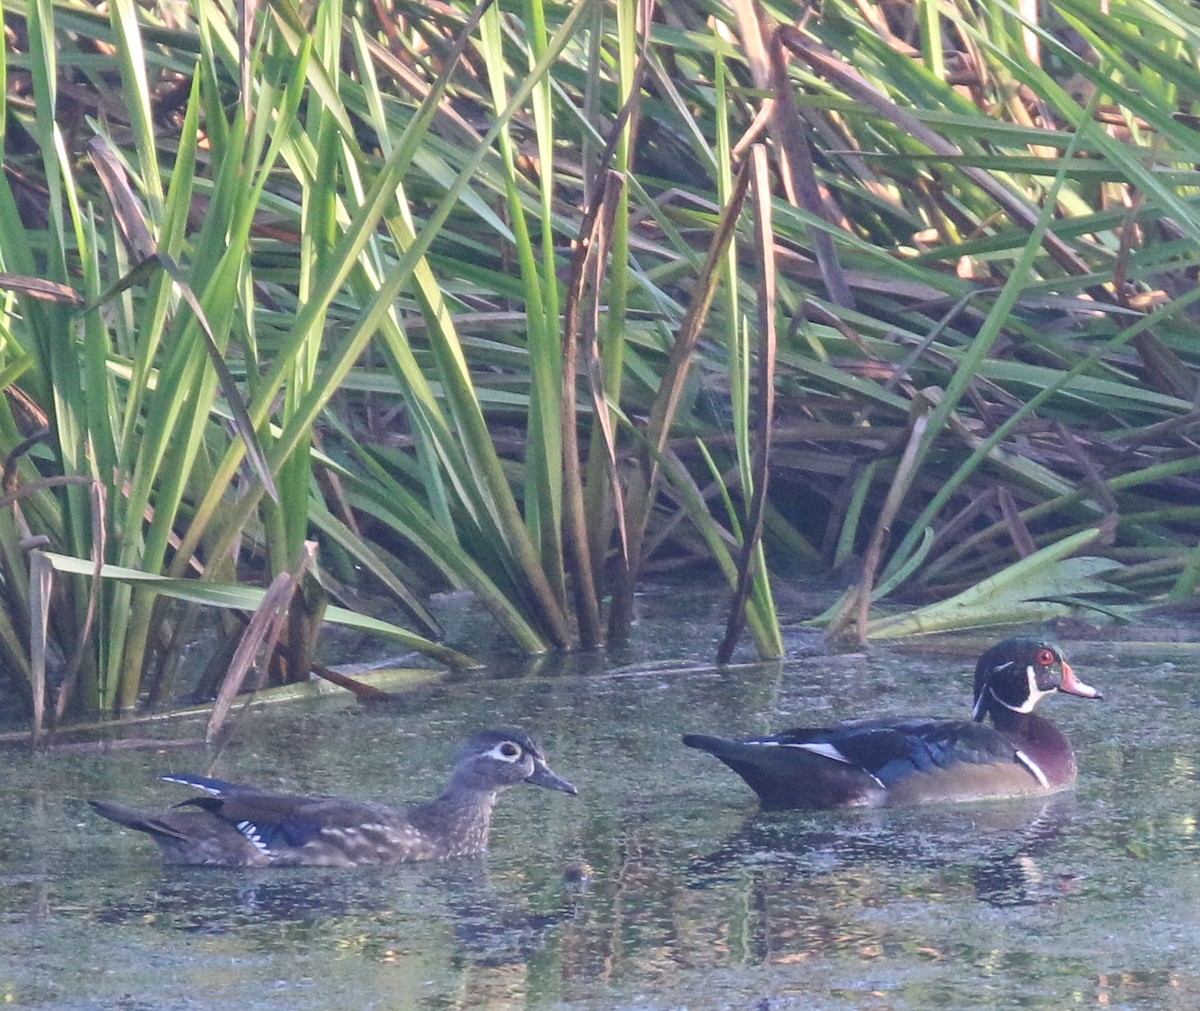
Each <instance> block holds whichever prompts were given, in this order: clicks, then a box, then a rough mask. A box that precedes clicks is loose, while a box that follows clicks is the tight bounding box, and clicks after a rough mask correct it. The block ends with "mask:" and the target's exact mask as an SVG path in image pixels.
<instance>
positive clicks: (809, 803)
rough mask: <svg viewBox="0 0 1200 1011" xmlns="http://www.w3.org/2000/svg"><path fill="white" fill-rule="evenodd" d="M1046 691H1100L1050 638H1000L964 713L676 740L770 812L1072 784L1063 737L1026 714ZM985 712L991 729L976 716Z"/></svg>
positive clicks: (981, 666) (978, 670)
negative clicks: (712, 759)
mask: <svg viewBox="0 0 1200 1011" xmlns="http://www.w3.org/2000/svg"><path fill="white" fill-rule="evenodd" d="M1054 692H1065V693H1067V694H1068V695H1078V696H1079V697H1080V698H1085V699H1099V698H1103V696H1102V695H1101V694H1100V693H1099V692H1098V691H1096V689H1095V688H1092V687H1089V686H1088V685H1085V684H1084V683H1083V682H1082V681H1080V680H1079V678H1077V677H1076V676H1075V672H1074V671H1073V670H1072V669H1071V665H1070V664H1068V663H1067V661H1066V659H1065V658H1064V657H1063V654H1062V651H1061V650H1059V649H1058V648H1057V647H1056V646H1052V645H1050V644H1049V643H1046V642H1042V641H1040V640H1038V639H1005V640H1004V641H1003V642H1001V643H998V644H996V645H995V646H993V647H992V648H991V649H989V650H988V651H987V652H986V653H984V654H983V656H981V657H980V658H979V663H978V664H977V665H976V667H975V709H974V713H973V719H971V720H947V719H921V718H916V719H905V718H900V719H874V720H871V719H868V720H847V721H845V722H844V723H839V724H836V725H834V726H831V727H821V728H812V729H806V728H797V729H794V730H785V731H783V732H782V733H779V734H774V735H771V736H769V737H751V738H748V739H746V740H741V741H730V740H726V739H725V738H722V737H707V736H704V735H700V734H688V735H687V736H685V737H684V738H683V743H684V744H686V745H687V746H688V747H690V748H699V749H700V750H701V751H707V752H709V754H712V755H715V756H716V757H717V758H719V759H720V760H721V761H722V762H724V763H725V764H726V765H728V766H729V767H730V768H731V769H733V771H734V772H736V773H737V774H738V775H739V776H741V777H742V779H744V780H745V781H746V783H747V784H748V785H749V786H750V787H751V788H752V789H753V790H754V792H755V793H757V794H758V797H759V801H760V802H761V806H762V807H763V808H764V809H768V810H781V809H784V808H832V807H858V806H867V807H877V806H883V805H894V804H921V803H937V802H945V801H969V800H983V799H988V798H996V797H1020V796H1029V795H1035V794H1044V793H1052V792H1054V791H1056V790H1061V789H1063V788H1064V787H1066V786H1069V785H1070V784H1071V783H1072V782H1074V780H1075V772H1076V764H1075V754H1074V752H1072V751H1071V745H1070V744H1069V743H1067V739H1066V738H1065V737H1064V736H1063V735H1062V733H1061V732H1060V731H1059V730H1058V728H1057V727H1055V726H1054V724H1053V723H1051V722H1050V721H1049V720H1047V719H1044V718H1043V717H1041V716H1036V715H1034V712H1033V710H1034V707H1035V706H1036V705H1037V704H1038V702H1040V701H1041V700H1042V699H1043V698H1045V697H1046V696H1047V695H1051V694H1053V693H1054ZM989 716H990V717H991V720H992V726H991V727H989V726H985V725H984V722H983V721H984V718H985V717H989ZM993 728H994V729H993Z"/></svg>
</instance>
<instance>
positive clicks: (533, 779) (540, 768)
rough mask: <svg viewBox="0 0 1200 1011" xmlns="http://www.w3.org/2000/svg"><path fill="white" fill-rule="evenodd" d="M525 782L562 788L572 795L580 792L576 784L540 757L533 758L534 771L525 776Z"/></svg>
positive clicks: (564, 791)
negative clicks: (572, 783)
mask: <svg viewBox="0 0 1200 1011" xmlns="http://www.w3.org/2000/svg"><path fill="white" fill-rule="evenodd" d="M525 782H526V783H531V784H532V785H533V786H544V787H545V788H546V789H547V790H561V791H562V792H563V793H569V794H571V796H572V797H574V796H576V795H578V793H579V791H578V790H576V789H575V787H574V786H572V785H571V784H570V783H568V782H567V781H566V780H565V779H563V778H562V776H560V775H558V773H556V772H554V770H552V769H551V768H550V766H548V765H547V764H546V763H545V762H544V761H543V760H542V759H540V758H535V759H534V760H533V772H531V773H530V774H529V775H528V776H526V777H525Z"/></svg>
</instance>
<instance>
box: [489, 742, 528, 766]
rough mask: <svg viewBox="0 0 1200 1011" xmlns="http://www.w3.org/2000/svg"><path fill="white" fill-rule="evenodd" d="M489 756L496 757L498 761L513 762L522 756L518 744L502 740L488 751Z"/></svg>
mask: <svg viewBox="0 0 1200 1011" xmlns="http://www.w3.org/2000/svg"><path fill="white" fill-rule="evenodd" d="M509 752H511V754H510V753H509ZM487 757H488V758H494V759H495V760H496V761H497V762H508V763H510V764H511V763H513V762H515V761H517V760H518V759H519V758H520V757H521V749H520V747H519V746H518V745H516V744H513V742H512V741H502V742H501V743H500V744H497V745H496V746H495V747H494V748H492V750H491V751H489V752H488V753H487Z"/></svg>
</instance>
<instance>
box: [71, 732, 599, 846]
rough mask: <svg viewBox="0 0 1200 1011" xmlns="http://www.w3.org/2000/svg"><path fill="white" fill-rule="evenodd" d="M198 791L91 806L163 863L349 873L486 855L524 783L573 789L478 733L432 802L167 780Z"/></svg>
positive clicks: (521, 750)
mask: <svg viewBox="0 0 1200 1011" xmlns="http://www.w3.org/2000/svg"><path fill="white" fill-rule="evenodd" d="M163 779H166V780H168V781H171V782H177V783H184V784H186V785H188V786H194V787H196V788H197V789H200V790H203V791H204V792H205V793H206V794H208V796H204V797H195V798H192V799H191V800H185V801H183V802H182V803H180V804H176V805H175V806H174V807H172V808H170V809H169V810H167V811H164V812H162V813H152V812H145V811H136V810H134V809H132V808H128V807H123V806H121V805H119V804H111V803H108V802H107V801H92V802H91V803H92V807H94V808H95V809H96V811H97V812H99V813H100V814H101V815H103V816H104V817H105V818H108V819H109V820H110V821H115V822H117V823H119V824H121V825H125V826H127V827H129V828H133V829H137V830H138V831H139V832H146V833H148V834H149V835H150V836H151V838H153V839H154V841H155V842H156V843H158V847H159V849H160V850H161V851H162V858H163V862H164V863H168V864H203V865H210V866H221V867H286V866H296V865H301V864H303V865H307V866H320V867H352V866H355V865H357V864H385V863H402V862H409V861H414V860H445V859H447V858H450V857H462V856H474V855H476V854H479V853H482V852H483V851H484V850H485V849H486V848H487V842H488V832H489V829H490V828H491V818H492V807H493V806H494V805H495V803H496V797H497V795H498V794H499V793H500V791H502V790H505V789H507V788H508V787H510V786H516V785H517V784H518V783H531V784H533V785H535V786H543V787H546V788H548V789H551V790H561V791H563V792H564V793H571V794H573V793H575V792H576V790H575V787H573V786H572V785H571V784H570V783H568V782H567V781H566V780H565V779H562V778H561V777H559V776H557V775H556V774H555V773H554V772H553V771H552V770H551V769H550V766H549V765H547V764H546V758H545V756H544V755H543V754H542V752H541V749H540V748H538V746H537V745H536V744H535V743H534V742H533V741H532V740H531V739H530V738H529V736H528V735H526V734H524V733H522V732H521V731H519V730H511V729H501V730H485V731H482V732H481V733H478V734H476V735H475V736H474V737H472V738H471V739H470V740H469V741H467V743H466V744H465V745H464V746H463V748H462V751H461V752H460V753H459V758H458V761H457V762H456V763H455V765H454V771H453V774H452V775H451V778H450V783H449V785H448V786H447V787H446V790H445V792H444V793H443V794H442V795H441V796H440V797H439V798H438V799H437V800H433V801H429V802H428V803H425V804H417V805H414V806H412V807H406V808H390V807H385V806H384V805H382V804H372V803H368V802H363V801H356V800H348V799H345V798H342V797H303V796H295V795H291V794H279V793H268V792H266V791H264V790H259V789H258V788H257V787H253V786H243V785H240V784H237V783H227V782H224V781H222V780H218V779H208V778H205V777H202V776H164V777H163Z"/></svg>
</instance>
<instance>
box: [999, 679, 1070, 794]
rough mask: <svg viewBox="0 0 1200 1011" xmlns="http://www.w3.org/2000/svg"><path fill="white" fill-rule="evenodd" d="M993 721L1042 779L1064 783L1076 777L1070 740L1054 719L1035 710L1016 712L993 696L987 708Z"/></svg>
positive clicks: (1050, 784) (1058, 785)
mask: <svg viewBox="0 0 1200 1011" xmlns="http://www.w3.org/2000/svg"><path fill="white" fill-rule="evenodd" d="M987 714H988V715H989V716H990V717H991V719H992V725H993V726H995V728H996V729H997V730H999V731H1000V733H1002V734H1003V735H1004V736H1005V737H1007V738H1008V739H1009V740H1010V741H1011V742H1012V743H1013V744H1014V745H1015V746H1016V747H1017V748H1019V749H1020V750H1021V752H1022V753H1023V754H1024V755H1025V757H1026V760H1027V761H1029V762H1032V763H1034V764H1035V765H1036V766H1037V767H1038V768H1039V769H1041V771H1042V775H1043V776H1044V777H1045V783H1046V784H1047V785H1048V786H1051V787H1055V788H1056V787H1060V786H1064V785H1066V784H1067V783H1070V782H1071V781H1072V780H1074V778H1075V772H1076V765H1075V753H1074V752H1073V751H1072V750H1071V744H1070V742H1069V741H1068V740H1067V738H1066V737H1065V736H1064V735H1063V733H1062V731H1061V730H1059V729H1058V727H1056V726H1055V725H1054V724H1053V723H1051V722H1050V721H1049V720H1048V719H1046V718H1045V717H1043V716H1038V715H1036V714H1035V713H1019V712H1017V711H1016V710H1015V709H1009V708H1008V707H1007V706H1004V705H1001V704H1000V703H999V702H997V701H996V700H995V699H993V700H992V704H991V705H990V706H988V708H987Z"/></svg>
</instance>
